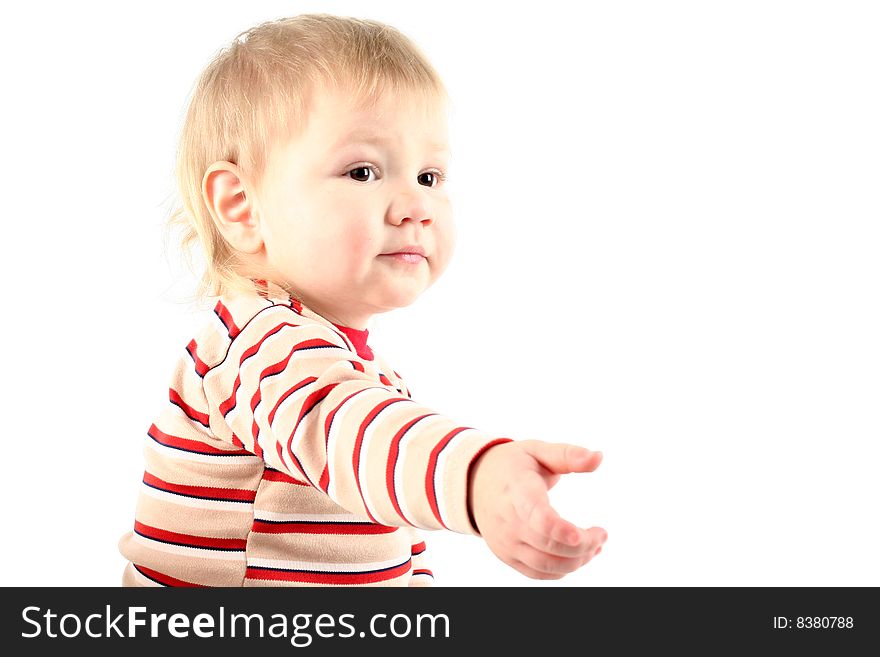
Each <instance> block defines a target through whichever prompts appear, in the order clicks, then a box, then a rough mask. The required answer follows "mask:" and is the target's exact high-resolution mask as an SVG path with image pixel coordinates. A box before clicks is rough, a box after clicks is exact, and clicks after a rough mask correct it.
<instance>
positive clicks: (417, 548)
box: [412, 541, 427, 557]
mask: <svg viewBox="0 0 880 657" xmlns="http://www.w3.org/2000/svg"><path fill="white" fill-rule="evenodd" d="M426 549H427V546H426V545H425V542H424V541H422V542H421V543H416V544H415V545H413V546H412V555H413V556H414V557H415V556H418V555H420V554H421V553H422V552H424V551H425V550H426Z"/></svg>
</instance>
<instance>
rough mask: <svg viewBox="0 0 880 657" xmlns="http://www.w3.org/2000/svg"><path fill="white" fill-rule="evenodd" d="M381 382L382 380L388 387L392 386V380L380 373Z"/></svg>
mask: <svg viewBox="0 0 880 657" xmlns="http://www.w3.org/2000/svg"><path fill="white" fill-rule="evenodd" d="M379 380H380V381H381V382H382V383H384V384H385V385H386V386H390V385H391V380H390V379H389V378H388V377H387V376H385V375H384V374H382V372H379Z"/></svg>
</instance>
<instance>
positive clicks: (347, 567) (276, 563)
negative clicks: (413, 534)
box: [248, 554, 410, 573]
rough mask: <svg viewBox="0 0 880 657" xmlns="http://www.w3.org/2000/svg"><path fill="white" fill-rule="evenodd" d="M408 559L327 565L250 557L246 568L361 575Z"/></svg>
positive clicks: (391, 566) (405, 557)
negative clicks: (255, 567)
mask: <svg viewBox="0 0 880 657" xmlns="http://www.w3.org/2000/svg"><path fill="white" fill-rule="evenodd" d="M409 559H410V555H408V554H407V555H406V556H404V557H399V558H397V559H388V560H387V561H373V562H369V561H368V562H364V563H327V562H323V561H285V560H283V559H260V558H258V557H251V558H249V559H248V566H257V567H261V568H276V569H279V570H317V571H322V572H331V573H341V572H355V573H363V572H367V571H370V570H383V569H385V568H394V567H395V566H401V565H403V564H405V563H406V562H407V561H409Z"/></svg>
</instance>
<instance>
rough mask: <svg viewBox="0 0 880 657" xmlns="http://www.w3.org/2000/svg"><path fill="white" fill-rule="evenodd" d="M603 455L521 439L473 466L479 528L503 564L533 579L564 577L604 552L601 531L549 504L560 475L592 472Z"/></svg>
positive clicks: (471, 495)
mask: <svg viewBox="0 0 880 657" xmlns="http://www.w3.org/2000/svg"><path fill="white" fill-rule="evenodd" d="M601 462H602V453H601V452H591V451H590V450H587V449H584V448H583V447H577V446H575V445H566V444H563V443H546V442H542V441H539V440H519V441H513V442H508V443H502V444H500V445H495V446H493V447H490V448H489V449H488V450H486V451H485V452H484V453H483V454H481V455H480V457H479V458H478V459H477V460H476V461H475V462H474V463H473V465H472V466H471V470H470V476H469V479H468V502H469V504H470V509H471V512H472V514H473V518H474V522H475V523H476V525H477V529H478V530H479V532H480V534H481V535H482V536H483V538H484V539H485V541H486V544H487V545H488V546H489V549H490V550H492V552H493V553H494V554H495V556H497V557H498V558H499V559H501V561H503V562H504V563H506V564H507V565H509V566H511V567H512V568H515V569H516V570H518V571H519V572H521V573H523V574H524V575H527V576H528V577H532V578H534V579H560V578H561V577H563V576H564V575H567V574H568V573H570V572H572V571H575V570H577V569H578V568H580V567H581V566H583V565H584V564H586V563H587V562H588V561H589V560H590V559H592V558H593V557H594V556H596V555H597V554H598V553H599V551H600V550H601V549H602V545H603V543H605V540H606V539H607V537H608V534H607V532H606V531H605V530H604V529H602V528H601V527H591V528H589V529H581V528H579V527H577V526H575V525H574V524H572V523H570V522H568V521H567V520H565V519H563V518H562V517H561V516H560V515H559V514H558V513H557V512H556V511H555V510H554V509H553V507H551V506H550V498H549V497H548V495H547V491H549V490H550V489H551V488H552V487H553V486H554V485H555V484H556V482H557V481H559V477H560V475H563V474H568V473H570V472H592V471H593V470H595V469H596V468H597V467H599V464H600V463H601Z"/></svg>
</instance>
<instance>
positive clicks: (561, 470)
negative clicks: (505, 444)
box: [524, 440, 602, 474]
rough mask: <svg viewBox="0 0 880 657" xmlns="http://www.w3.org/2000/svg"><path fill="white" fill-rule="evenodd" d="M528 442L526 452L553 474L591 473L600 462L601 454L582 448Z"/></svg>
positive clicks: (536, 441) (561, 444)
mask: <svg viewBox="0 0 880 657" xmlns="http://www.w3.org/2000/svg"><path fill="white" fill-rule="evenodd" d="M524 442H528V445H527V446H526V447H527V451H528V452H529V454H531V455H532V456H533V457H534V458H535V459H536V460H537V461H538V462H539V463H540V464H541V465H543V466H544V467H545V468H547V469H548V470H550V472H553V473H555V474H568V473H569V472H592V471H593V470H595V469H596V468H598V467H599V464H600V463H601V462H602V452H591V451H590V450H588V449H586V448H584V447H578V446H577V445H568V444H565V443H545V442H543V441H540V440H534V441H524Z"/></svg>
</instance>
